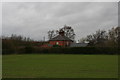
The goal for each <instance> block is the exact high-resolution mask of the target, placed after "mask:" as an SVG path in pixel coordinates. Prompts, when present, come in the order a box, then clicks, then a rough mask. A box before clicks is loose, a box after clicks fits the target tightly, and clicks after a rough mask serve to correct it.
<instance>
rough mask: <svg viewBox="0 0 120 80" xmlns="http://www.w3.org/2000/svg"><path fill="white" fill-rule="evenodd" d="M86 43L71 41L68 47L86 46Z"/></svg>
mask: <svg viewBox="0 0 120 80" xmlns="http://www.w3.org/2000/svg"><path fill="white" fill-rule="evenodd" d="M87 45H88V43H72V44H71V45H70V47H86V46H87Z"/></svg>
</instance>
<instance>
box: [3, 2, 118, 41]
mask: <svg viewBox="0 0 120 80" xmlns="http://www.w3.org/2000/svg"><path fill="white" fill-rule="evenodd" d="M117 10H118V7H117V3H113V2H99V3H95V2H28V3H27V2H18V3H3V15H2V16H3V35H11V34H12V33H14V34H21V35H24V36H28V37H31V38H34V39H36V40H41V39H42V38H43V37H44V36H45V37H46V38H47V31H48V30H52V29H54V30H56V29H59V28H61V27H63V26H64V25H65V24H66V25H70V26H72V27H73V28H74V30H75V32H76V40H78V39H80V38H82V37H85V36H86V35H88V34H91V33H93V32H95V31H96V30H98V29H106V30H108V29H110V28H112V27H115V26H117V25H118V23H117V20H118V19H117V17H118V14H117V13H118V11H117Z"/></svg>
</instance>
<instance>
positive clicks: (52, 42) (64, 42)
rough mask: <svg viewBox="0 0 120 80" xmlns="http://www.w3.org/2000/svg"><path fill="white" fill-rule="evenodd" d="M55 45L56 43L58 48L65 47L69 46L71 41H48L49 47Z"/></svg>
mask: <svg viewBox="0 0 120 80" xmlns="http://www.w3.org/2000/svg"><path fill="white" fill-rule="evenodd" d="M56 43H58V45H60V46H65V45H69V44H70V43H71V41H49V44H51V45H56Z"/></svg>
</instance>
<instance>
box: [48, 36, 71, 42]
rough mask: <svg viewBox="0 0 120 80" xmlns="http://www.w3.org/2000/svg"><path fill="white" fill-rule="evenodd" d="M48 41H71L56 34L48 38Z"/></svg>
mask: <svg viewBox="0 0 120 80" xmlns="http://www.w3.org/2000/svg"><path fill="white" fill-rule="evenodd" d="M50 41H72V40H71V39H69V38H68V37H66V36H62V35H58V36H56V37H54V38H52V39H50Z"/></svg>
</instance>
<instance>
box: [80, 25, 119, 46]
mask: <svg viewBox="0 0 120 80" xmlns="http://www.w3.org/2000/svg"><path fill="white" fill-rule="evenodd" d="M84 41H87V42H89V46H95V47H118V46H120V43H119V42H120V27H115V28H114V27H113V28H112V29H110V30H108V31H105V30H97V31H96V32H95V33H93V34H90V35H87V37H85V38H82V39H81V40H80V42H84Z"/></svg>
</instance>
